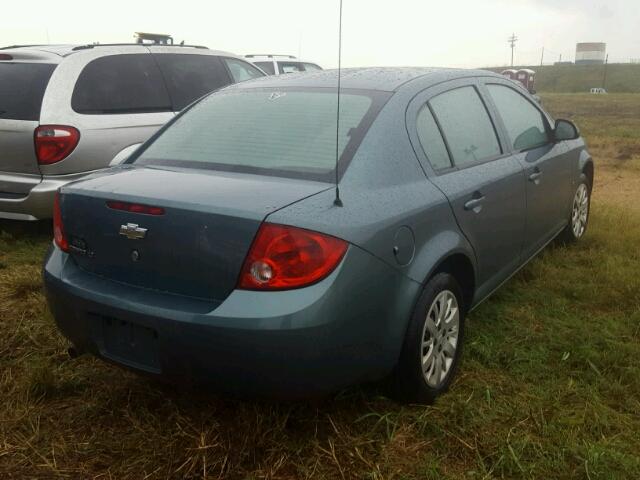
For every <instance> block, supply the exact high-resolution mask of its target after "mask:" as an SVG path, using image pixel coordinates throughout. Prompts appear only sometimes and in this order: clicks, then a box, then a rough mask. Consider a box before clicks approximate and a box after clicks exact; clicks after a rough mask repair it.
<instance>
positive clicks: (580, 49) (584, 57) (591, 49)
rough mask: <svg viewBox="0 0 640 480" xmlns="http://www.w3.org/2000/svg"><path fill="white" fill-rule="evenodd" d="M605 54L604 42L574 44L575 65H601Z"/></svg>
mask: <svg viewBox="0 0 640 480" xmlns="http://www.w3.org/2000/svg"><path fill="white" fill-rule="evenodd" d="M606 55H607V44H606V43H578V44H577V45H576V65H602V64H603V63H604V61H605V58H606Z"/></svg>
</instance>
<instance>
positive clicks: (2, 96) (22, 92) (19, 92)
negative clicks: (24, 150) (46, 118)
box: [0, 61, 56, 120]
mask: <svg viewBox="0 0 640 480" xmlns="http://www.w3.org/2000/svg"><path fill="white" fill-rule="evenodd" d="M55 68H56V65H54V64H49V63H18V62H15V63H14V62H4V61H3V62H0V119H10V120H38V119H39V118H40V108H41V107H42V97H44V92H45V90H46V88H47V84H48V83H49V79H50V78H51V74H52V73H53V71H54V70H55Z"/></svg>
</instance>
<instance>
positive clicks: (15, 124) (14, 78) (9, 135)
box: [0, 53, 56, 194]
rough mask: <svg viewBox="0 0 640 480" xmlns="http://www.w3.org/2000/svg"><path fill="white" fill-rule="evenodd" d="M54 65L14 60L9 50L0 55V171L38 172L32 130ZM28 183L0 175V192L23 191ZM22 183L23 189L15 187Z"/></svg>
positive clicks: (37, 118) (35, 125)
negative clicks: (12, 180) (10, 179)
mask: <svg viewBox="0 0 640 480" xmlns="http://www.w3.org/2000/svg"><path fill="white" fill-rule="evenodd" d="M3 58H4V59H3ZM55 68H56V64H52V63H36V62H30V61H24V60H22V61H20V60H16V59H14V56H13V55H11V54H9V53H4V54H3V55H1V56H0V172H7V173H9V172H10V173H22V174H33V175H40V169H39V168H38V162H37V159H36V156H35V150H34V146H33V132H34V130H35V128H36V127H37V126H38V120H39V118H40V109H41V106H42V98H43V96H44V92H45V90H46V88H47V84H48V83H49V79H50V77H51V74H52V73H53V71H54V70H55ZM31 186H32V185H28V183H24V184H22V183H19V182H10V183H9V182H3V181H2V180H1V177H0V192H2V193H16V194H24V193H27V192H28V189H29V188H30V187H31ZM22 187H24V188H25V189H27V190H26V191H24V192H22V191H18V190H21V189H22ZM14 190H15V191H14Z"/></svg>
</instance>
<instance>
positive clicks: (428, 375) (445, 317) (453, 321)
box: [420, 290, 460, 388]
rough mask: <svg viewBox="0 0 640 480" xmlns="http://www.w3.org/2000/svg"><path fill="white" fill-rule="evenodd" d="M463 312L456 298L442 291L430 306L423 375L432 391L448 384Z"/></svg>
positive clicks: (426, 325) (423, 333)
mask: <svg viewBox="0 0 640 480" xmlns="http://www.w3.org/2000/svg"><path fill="white" fill-rule="evenodd" d="M459 330H460V309H459V308H458V300H457V298H456V296H455V295H454V294H453V293H452V292H450V291H449V290H443V291H442V292H440V293H439V294H438V295H437V296H436V298H435V299H434V300H433V302H432V303H431V306H430V307H429V310H428V312H427V318H426V320H425V322H424V327H423V328H422V337H421V338H422V348H421V350H420V352H421V355H420V357H421V358H420V359H421V362H422V375H423V376H424V380H425V381H426V382H427V384H428V385H429V386H430V387H434V388H437V387H439V386H440V385H442V383H443V382H444V381H445V380H446V378H447V376H448V375H449V372H450V371H451V368H452V366H453V361H454V358H455V356H456V351H457V348H458V335H459Z"/></svg>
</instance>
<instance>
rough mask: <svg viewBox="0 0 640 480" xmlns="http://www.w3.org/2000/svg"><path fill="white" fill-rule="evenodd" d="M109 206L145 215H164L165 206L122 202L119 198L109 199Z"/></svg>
mask: <svg viewBox="0 0 640 480" xmlns="http://www.w3.org/2000/svg"><path fill="white" fill-rule="evenodd" d="M107 207H109V208H112V209H114V210H124V211H125V212H131V213H142V214H144V215H164V208H162V207H151V206H149V205H141V204H139V203H128V202H120V201H118V200H109V201H108V202H107Z"/></svg>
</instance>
